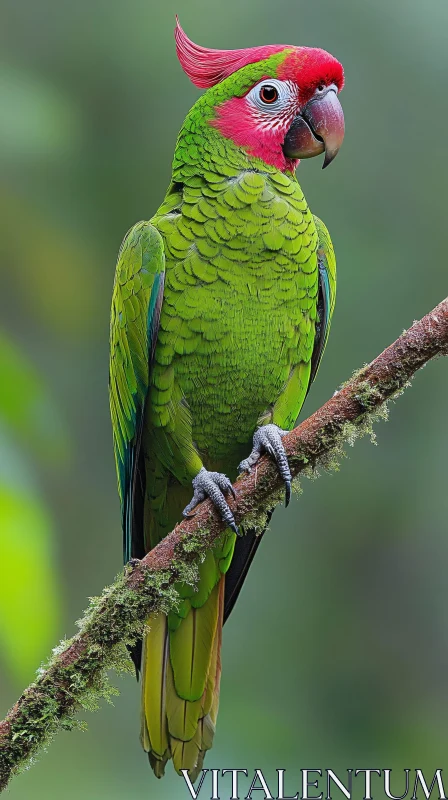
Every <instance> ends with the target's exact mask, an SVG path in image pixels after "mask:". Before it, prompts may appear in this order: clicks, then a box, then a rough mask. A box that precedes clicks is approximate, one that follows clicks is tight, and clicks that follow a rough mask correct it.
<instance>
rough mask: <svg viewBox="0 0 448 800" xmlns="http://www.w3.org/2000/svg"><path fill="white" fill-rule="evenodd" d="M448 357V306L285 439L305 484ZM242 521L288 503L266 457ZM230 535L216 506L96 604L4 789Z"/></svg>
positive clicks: (10, 748) (3, 726)
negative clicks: (415, 379)
mask: <svg viewBox="0 0 448 800" xmlns="http://www.w3.org/2000/svg"><path fill="white" fill-rule="evenodd" d="M447 354H448V298H447V299H446V300H444V301H443V302H442V303H440V305H438V306H437V307H436V308H435V309H434V310H433V311H431V313H430V314H428V315H427V316H426V317H424V318H423V319H422V320H420V321H419V322H416V323H415V324H414V325H413V326H412V328H410V329H409V330H408V331H406V332H405V333H403V335H402V336H400V338H399V339H397V341H396V342H394V344H392V345H391V346H390V347H388V348H387V350H385V351H384V352H383V353H381V355H379V356H378V357H377V358H376V359H375V360H374V361H372V363H371V364H368V365H367V366H365V367H363V368H362V369H361V370H359V372H357V373H356V374H355V375H354V376H353V377H352V378H351V380H349V381H348V382H347V383H346V384H345V385H344V386H343V387H342V388H341V389H340V391H338V392H337V393H336V394H335V395H334V396H333V397H332V398H331V400H329V401H328V402H327V403H325V405H324V406H322V408H321V409H319V411H316V413H315V414H313V415H312V416H311V417H309V418H308V419H306V420H305V421H304V422H302V424H301V425H299V427H298V428H296V429H295V430H293V431H292V432H291V433H290V434H288V436H286V437H285V438H284V439H283V442H284V444H285V447H286V450H287V453H288V456H289V461H290V465H291V472H292V474H293V477H294V479H295V482H296V484H297V481H298V479H299V475H300V473H303V472H305V473H308V474H310V473H313V474H314V473H315V471H316V467H317V466H319V464H320V465H323V466H324V467H327V468H328V467H334V466H335V465H336V464H337V463H338V459H339V457H340V456H341V454H342V452H343V445H344V443H345V442H349V443H353V441H354V439H355V438H356V437H358V436H360V435H362V434H365V433H372V424H373V422H374V421H375V420H376V419H378V418H380V417H384V416H385V413H386V406H387V401H388V400H390V399H392V398H394V397H396V396H397V395H398V394H399V393H400V392H402V391H403V389H404V388H405V387H406V385H407V384H408V382H409V380H410V378H412V376H413V375H414V374H415V372H416V371H417V370H418V369H420V367H422V366H424V364H426V363H427V362H428V361H429V360H430V359H432V358H434V357H435V356H438V355H447ZM235 491H236V494H237V499H236V502H235V503H234V504H233V512H234V516H235V519H236V521H237V523H239V524H241V523H242V524H243V527H244V526H248V525H250V526H254V525H255V526H256V527H257V526H259V527H260V528H262V527H263V524H264V522H265V519H266V516H267V513H268V511H269V510H270V509H272V508H273V507H274V506H275V505H276V504H277V502H279V500H280V499H281V498H282V495H283V488H282V485H281V481H280V479H279V476H278V473H277V470H276V468H275V467H274V466H273V464H272V463H271V461H270V460H269V459H268V458H266V457H263V458H262V459H261V460H260V461H259V463H258V464H257V467H256V469H255V470H254V471H253V472H252V474H251V475H246V476H244V477H241V478H240V479H239V480H238V481H237V482H236V483H235ZM221 532H222V523H221V522H220V520H219V518H218V517H217V515H216V513H215V512H214V510H213V507H212V506H211V504H210V502H208V501H207V502H205V503H202V505H201V506H200V507H199V508H198V511H197V513H196V515H195V516H194V518H193V519H189V520H185V521H183V522H182V523H181V524H180V525H178V526H177V527H176V528H175V529H174V531H172V533H170V534H169V535H168V536H167V537H166V538H165V539H164V540H163V541H162V542H161V543H160V544H159V545H157V547H155V548H154V550H152V551H151V552H150V553H148V555H147V556H145V558H144V559H143V560H142V561H134V562H131V563H130V564H128V565H127V566H126V568H125V570H124V574H123V575H121V576H120V577H119V578H118V579H117V580H116V582H115V583H114V584H112V585H111V586H109V587H108V588H107V589H105V590H104V591H103V593H102V595H101V597H99V598H96V599H94V600H92V601H91V604H90V607H89V609H88V610H87V612H86V614H85V616H84V617H83V619H82V620H81V621H80V622H79V632H78V633H77V634H76V635H75V636H74V637H73V638H72V639H71V640H70V641H67V642H62V643H61V645H60V646H59V647H58V648H56V649H55V650H54V652H53V655H52V657H51V659H50V661H49V663H48V664H47V665H46V666H44V667H42V668H41V669H40V670H39V672H38V675H37V678H36V681H35V682H34V683H33V684H32V685H31V686H29V687H28V688H27V689H26V690H25V691H24V692H23V694H22V696H21V697H20V698H19V700H18V701H17V702H16V704H15V705H14V706H13V708H12V709H11V711H10V712H9V714H8V716H7V717H6V719H5V720H4V721H3V722H0V791H1V790H2V789H5V788H6V786H7V785H8V782H9V780H10V778H11V776H12V775H13V774H14V773H16V772H18V771H20V770H21V769H23V768H24V767H25V766H27V765H29V764H30V762H31V761H32V759H33V757H34V756H35V755H36V754H37V753H38V752H39V751H40V750H41V749H42V747H43V746H44V745H46V744H47V743H48V741H49V740H50V739H51V737H52V736H53V735H54V734H55V733H56V732H57V731H58V730H59V729H60V728H72V727H75V726H76V725H77V724H79V723H77V722H76V720H75V714H76V712H78V711H79V710H80V709H83V708H94V707H97V706H98V700H99V698H100V697H106V699H107V698H109V697H110V695H111V694H113V693H114V692H115V690H114V689H113V687H111V686H109V684H108V680H107V677H106V671H107V670H108V669H110V668H114V669H117V670H122V669H127V668H129V663H130V662H129V659H128V657H127V651H126V645H127V644H132V643H133V642H135V640H136V639H137V638H138V637H139V636H141V634H142V632H143V631H144V627H145V620H146V619H147V616H148V614H149V612H150V611H165V612H166V611H168V610H169V609H171V608H174V607H175V606H176V603H177V602H178V596H177V593H176V590H175V587H174V584H175V583H176V582H177V581H187V582H188V583H191V584H194V583H195V581H196V577H197V565H198V564H199V563H200V561H201V559H202V558H203V557H204V553H205V552H206V550H207V549H208V548H209V547H211V546H212V545H213V543H214V542H215V540H216V538H217V537H218V536H219V535H220V533H221Z"/></svg>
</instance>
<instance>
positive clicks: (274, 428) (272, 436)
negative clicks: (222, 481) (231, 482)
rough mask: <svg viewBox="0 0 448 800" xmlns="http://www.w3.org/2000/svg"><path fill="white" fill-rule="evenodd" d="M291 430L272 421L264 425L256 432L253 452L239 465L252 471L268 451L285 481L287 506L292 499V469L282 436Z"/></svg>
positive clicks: (245, 469) (243, 470)
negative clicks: (286, 429)
mask: <svg viewBox="0 0 448 800" xmlns="http://www.w3.org/2000/svg"><path fill="white" fill-rule="evenodd" d="M287 433H289V431H284V430H282V429H281V428H279V427H278V425H274V424H272V423H270V424H269V425H262V426H261V428H258V429H257V430H256V431H255V433H254V439H253V445H252V452H251V454H250V456H249V457H248V458H245V459H244V461H242V462H241V464H240V465H239V468H238V469H239V470H240V471H241V472H252V467H253V466H255V464H256V463H257V461H258V459H259V458H260V456H261V455H262V453H268V454H269V455H270V456H271V457H272V458H274V459H275V462H276V464H277V466H278V469H279V472H280V475H281V476H282V478H283V481H284V483H285V506H288V505H289V501H290V499H291V480H292V478H291V470H290V469H289V464H288V458H287V455H286V451H285V448H284V447H283V442H282V438H283V436H286V434H287Z"/></svg>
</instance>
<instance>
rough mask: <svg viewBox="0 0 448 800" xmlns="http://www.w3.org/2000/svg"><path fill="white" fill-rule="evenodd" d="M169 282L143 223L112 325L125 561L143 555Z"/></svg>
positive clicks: (121, 268)
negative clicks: (143, 462)
mask: <svg viewBox="0 0 448 800" xmlns="http://www.w3.org/2000/svg"><path fill="white" fill-rule="evenodd" d="M164 278H165V255H164V250H163V241H162V237H161V236H160V234H159V232H158V231H157V230H156V229H155V228H154V226H153V225H151V224H150V223H149V222H138V223H137V225H134V227H133V228H131V230H130V231H129V232H128V233H127V235H126V236H125V238H124V241H123V244H122V245H121V248H120V252H119V254H118V262H117V268H116V272H115V283H114V291H113V296H112V311H111V323H110V374H109V396H110V410H111V417H112V429H113V441H114V451H115V461H116V467H117V477H118V489H119V493H120V500H121V511H122V520H123V552H124V560H125V562H127V561H129V559H130V558H131V557H137V558H140V557H142V556H143V555H144V545H143V526H142V525H141V524H139V520H140V521H141V513H142V509H143V497H142V496H140V495H141V490H140V487H141V481H140V480H139V469H140V467H139V456H140V440H141V431H142V424H143V412H144V407H145V401H146V396H147V393H148V387H149V379H150V371H151V364H152V361H153V357H154V350H155V344H156V341H157V333H158V328H159V320H160V309H161V306H162V300H163V285H164Z"/></svg>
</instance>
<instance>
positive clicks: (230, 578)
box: [224, 511, 273, 622]
mask: <svg viewBox="0 0 448 800" xmlns="http://www.w3.org/2000/svg"><path fill="white" fill-rule="evenodd" d="M272 514H273V512H272V511H270V512H269V514H268V518H267V521H266V528H267V526H268V525H269V522H270V521H271V517H272ZM266 528H265V529H264V531H262V532H261V533H256V532H255V531H254V530H249V531H247V532H246V533H245V534H244V536H241V537H238V538H237V540H236V544H235V552H234V554H233V558H232V563H231V564H230V567H229V569H228V571H227V573H226V583H225V593H224V622H226V621H227V619H228V618H229V616H230V614H231V612H232V610H233V607H234V605H235V603H236V601H237V600H238V596H239V593H240V591H241V589H242V586H243V583H244V581H245V579H246V575H247V573H248V572H249V567H250V565H251V564H252V560H253V558H254V556H255V553H256V552H257V550H258V547H259V545H260V542H261V540H262V538H263V534H264V532H265V530H266Z"/></svg>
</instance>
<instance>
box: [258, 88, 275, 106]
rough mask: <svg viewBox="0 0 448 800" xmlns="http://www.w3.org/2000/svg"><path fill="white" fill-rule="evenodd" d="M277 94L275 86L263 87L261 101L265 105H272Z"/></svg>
mask: <svg viewBox="0 0 448 800" xmlns="http://www.w3.org/2000/svg"><path fill="white" fill-rule="evenodd" d="M277 97H278V92H277V89H276V88H275V86H263V88H262V90H261V99H262V100H263V101H264V102H265V103H274V102H275V101H276V100H277Z"/></svg>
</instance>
